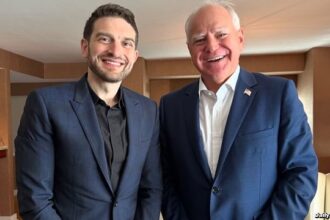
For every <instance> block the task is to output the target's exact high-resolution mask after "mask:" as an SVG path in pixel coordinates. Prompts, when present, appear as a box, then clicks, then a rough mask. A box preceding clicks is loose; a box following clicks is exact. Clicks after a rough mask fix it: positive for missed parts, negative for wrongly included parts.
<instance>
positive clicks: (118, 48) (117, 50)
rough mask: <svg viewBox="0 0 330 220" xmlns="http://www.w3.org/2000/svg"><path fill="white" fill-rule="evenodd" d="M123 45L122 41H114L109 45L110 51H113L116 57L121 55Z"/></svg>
mask: <svg viewBox="0 0 330 220" xmlns="http://www.w3.org/2000/svg"><path fill="white" fill-rule="evenodd" d="M122 49H123V47H122V45H121V43H120V42H116V41H114V42H112V43H111V44H110V45H109V48H108V52H109V53H111V54H112V55H113V56H114V57H120V56H121V54H122Z"/></svg>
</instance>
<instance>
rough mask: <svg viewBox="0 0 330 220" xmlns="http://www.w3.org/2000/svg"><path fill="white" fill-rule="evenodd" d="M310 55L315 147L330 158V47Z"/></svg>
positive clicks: (313, 50) (319, 153)
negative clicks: (311, 62)
mask: <svg viewBox="0 0 330 220" xmlns="http://www.w3.org/2000/svg"><path fill="white" fill-rule="evenodd" d="M310 53H312V56H313V71H314V72H313V76H314V79H313V81H314V82H313V93H314V95H313V100H314V105H313V106H314V109H313V111H314V145H315V148H316V151H317V153H318V155H319V157H330V117H329V113H330V92H329V85H330V74H329V70H330V62H329V59H330V47H329V48H314V49H312V50H311V52H310ZM328 163H329V164H330V161H329V162H328Z"/></svg>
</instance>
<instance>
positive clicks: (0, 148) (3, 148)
mask: <svg viewBox="0 0 330 220" xmlns="http://www.w3.org/2000/svg"><path fill="white" fill-rule="evenodd" d="M0 150H8V146H0Z"/></svg>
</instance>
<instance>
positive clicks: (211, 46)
mask: <svg viewBox="0 0 330 220" xmlns="http://www.w3.org/2000/svg"><path fill="white" fill-rule="evenodd" d="M218 48H219V41H218V40H217V39H216V38H215V37H212V36H208V37H207V40H206V50H207V52H213V51H215V50H217V49H218Z"/></svg>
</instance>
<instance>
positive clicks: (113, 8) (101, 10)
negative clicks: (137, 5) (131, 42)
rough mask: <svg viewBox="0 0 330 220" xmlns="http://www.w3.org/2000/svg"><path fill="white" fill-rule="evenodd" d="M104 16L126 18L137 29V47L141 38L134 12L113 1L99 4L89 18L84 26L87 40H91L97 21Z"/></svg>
mask: <svg viewBox="0 0 330 220" xmlns="http://www.w3.org/2000/svg"><path fill="white" fill-rule="evenodd" d="M102 17H118V18H122V19H124V20H125V21H126V22H127V23H129V24H130V25H131V26H132V27H133V29H134V31H135V34H136V37H135V47H137V45H138V40H139V31H138V28H137V26H136V23H135V16H134V14H133V13H132V12H131V11H130V10H129V9H127V8H124V7H122V6H120V5H117V4H111V3H109V4H105V5H101V6H99V7H98V8H97V9H95V11H94V12H93V13H92V14H91V16H90V17H89V18H88V20H87V21H86V24H85V28H84V38H85V39H86V40H88V41H89V40H90V37H91V35H92V32H93V28H94V23H95V21H96V20H97V19H99V18H102Z"/></svg>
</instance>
